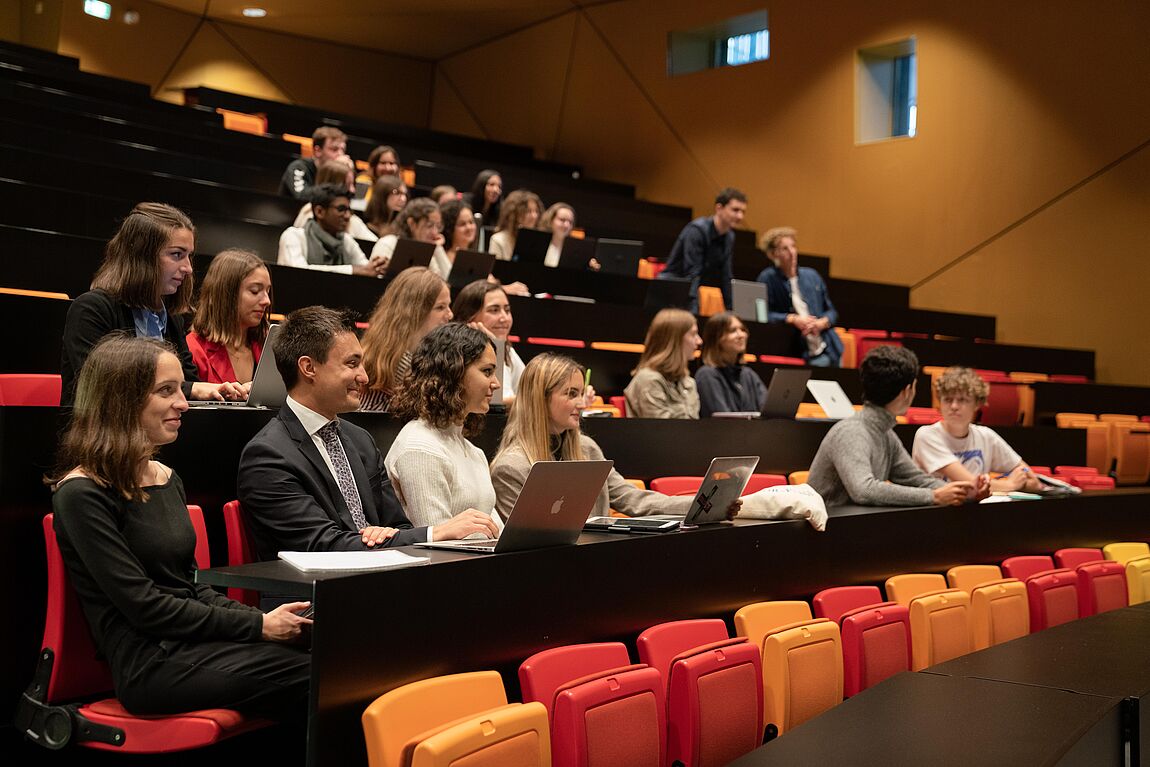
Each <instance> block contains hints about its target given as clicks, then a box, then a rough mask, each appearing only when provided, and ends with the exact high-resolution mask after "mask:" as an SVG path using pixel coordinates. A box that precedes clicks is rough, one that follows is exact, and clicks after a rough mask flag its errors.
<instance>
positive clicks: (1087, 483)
mask: <svg viewBox="0 0 1150 767" xmlns="http://www.w3.org/2000/svg"><path fill="white" fill-rule="evenodd" d="M1066 481H1067V482H1069V483H1070V484H1072V485H1074V486H1075V487H1078V488H1081V489H1083V490H1113V489H1114V478H1113V477H1103V476H1089V475H1087V474H1072V475H1071V476H1070V477H1068V478H1066Z"/></svg>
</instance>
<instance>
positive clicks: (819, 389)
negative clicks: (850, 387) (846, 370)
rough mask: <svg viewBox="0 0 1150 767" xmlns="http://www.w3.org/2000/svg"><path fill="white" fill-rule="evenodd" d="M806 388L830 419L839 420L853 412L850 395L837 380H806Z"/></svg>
mask: <svg viewBox="0 0 1150 767" xmlns="http://www.w3.org/2000/svg"><path fill="white" fill-rule="evenodd" d="M807 389H808V390H809V391H810V393H811V394H812V395H813V396H814V398H815V402H817V403H819V406H820V407H821V408H822V409H823V410H824V411H825V412H826V414H827V418H828V419H829V420H832V421H841V420H842V419H844V418H850V417H851V416H852V415H854V414H855V409H854V405H853V404H851V400H850V397H848V396H847V393H846V392H845V391H843V387H842V386H840V385H839V382H838V381H816V380H814V379H812V380H810V381H807Z"/></svg>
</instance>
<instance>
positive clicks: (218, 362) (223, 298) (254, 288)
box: [188, 248, 272, 383]
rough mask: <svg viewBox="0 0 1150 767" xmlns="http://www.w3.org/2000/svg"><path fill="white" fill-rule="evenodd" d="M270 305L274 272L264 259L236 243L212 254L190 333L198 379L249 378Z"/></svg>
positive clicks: (189, 339)
mask: <svg viewBox="0 0 1150 767" xmlns="http://www.w3.org/2000/svg"><path fill="white" fill-rule="evenodd" d="M271 305H272V278H271V275H270V274H268V268H267V266H266V265H265V264H264V262H263V259H261V258H260V257H259V256H257V255H256V254H255V253H252V252H251V251H247V250H237V249H234V248H233V249H230V250H224V251H221V252H220V253H218V254H217V255H216V257H215V258H213V259H212V264H211V266H209V267H208V273H207V274H206V275H204V285H203V287H202V288H200V298H199V306H197V307H196V318H195V321H194V322H193V323H192V332H190V333H188V349H189V350H190V351H191V352H192V359H193V360H195V363H196V370H197V371H198V372H199V375H200V379H201V380H204V381H207V382H208V383H222V382H223V381H243V382H244V383H248V382H250V381H251V380H252V376H253V375H254V374H255V372H256V365H257V364H258V363H259V361H260V353H261V352H262V351H263V345H264V339H266V338H267V337H268V326H269V325H270V323H269V322H268V310H270V309H271Z"/></svg>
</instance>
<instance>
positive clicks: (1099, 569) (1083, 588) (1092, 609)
mask: <svg viewBox="0 0 1150 767" xmlns="http://www.w3.org/2000/svg"><path fill="white" fill-rule="evenodd" d="M1075 574H1076V575H1077V576H1078V614H1079V616H1081V617H1083V618H1085V617H1086V616H1088V615H1097V614H1098V613H1104V612H1106V611H1107V610H1117V609H1118V608H1120V607H1126V605H1128V604H1130V598H1129V595H1128V593H1127V589H1126V566H1125V565H1124V564H1122V563H1120V562H1109V561H1102V562H1087V563H1086V564H1084V565H1079V566H1078V567H1077V568H1076V569H1075Z"/></svg>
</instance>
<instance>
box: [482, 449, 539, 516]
mask: <svg viewBox="0 0 1150 767" xmlns="http://www.w3.org/2000/svg"><path fill="white" fill-rule="evenodd" d="M530 472H531V462H530V461H528V460H527V456H526V455H524V454H523V451H522V450H515V449H512V450H504V451H501V452H500V453H499V454H498V455H497V456H495V460H494V461H492V462H491V484H492V485H493V486H494V487H495V510H496V511H497V512H498V513H499V517H500V519H502V520H503V521H504V522H506V521H507V518H508V517H509V516H511V510H512V509H514V508H515V501H516V500H517V499H518V498H519V493H520V491H521V490H523V483H524V482H526V481H527V475H528V474H529V473H530Z"/></svg>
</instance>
